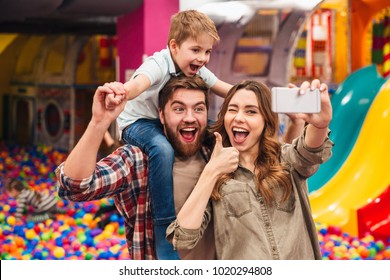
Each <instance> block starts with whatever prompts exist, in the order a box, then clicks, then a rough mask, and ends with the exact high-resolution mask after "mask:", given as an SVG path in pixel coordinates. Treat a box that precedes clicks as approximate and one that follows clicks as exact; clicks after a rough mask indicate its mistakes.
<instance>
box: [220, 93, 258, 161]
mask: <svg viewBox="0 0 390 280" xmlns="http://www.w3.org/2000/svg"><path fill="white" fill-rule="evenodd" d="M224 125H225V129H226V132H227V134H228V136H229V140H230V143H231V144H232V146H233V147H235V148H236V149H237V150H238V151H239V152H240V155H242V153H250V154H253V155H254V156H257V155H258V153H259V139H260V136H261V133H262V132H263V129H264V118H263V116H262V115H261V114H260V110H259V103H258V100H257V97H256V95H255V93H254V92H253V91H251V90H247V89H240V90H238V91H237V92H236V93H235V94H234V96H233V97H232V99H231V100H230V102H229V105H228V108H227V111H226V114H225V117H224Z"/></svg>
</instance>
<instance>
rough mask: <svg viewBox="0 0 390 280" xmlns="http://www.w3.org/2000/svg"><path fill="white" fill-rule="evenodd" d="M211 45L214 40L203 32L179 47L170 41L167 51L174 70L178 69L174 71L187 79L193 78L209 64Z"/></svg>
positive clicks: (173, 41)
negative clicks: (181, 73)
mask: <svg viewBox="0 0 390 280" xmlns="http://www.w3.org/2000/svg"><path fill="white" fill-rule="evenodd" d="M213 44H214V39H213V38H212V37H211V36H210V35H208V34H207V33H205V32H203V33H201V34H199V36H198V37H197V38H196V39H194V38H187V39H186V40H185V41H184V42H183V43H182V44H181V46H179V45H178V44H177V42H176V41H175V40H174V39H172V40H171V41H170V42H169V49H170V51H171V54H172V59H173V61H174V62H175V65H176V68H180V69H176V70H177V71H179V70H180V71H181V72H183V74H184V75H186V76H187V77H191V76H194V75H195V74H196V73H198V71H199V69H200V68H201V67H202V66H204V65H206V64H207V63H208V62H209V60H210V54H211V51H212V48H213Z"/></svg>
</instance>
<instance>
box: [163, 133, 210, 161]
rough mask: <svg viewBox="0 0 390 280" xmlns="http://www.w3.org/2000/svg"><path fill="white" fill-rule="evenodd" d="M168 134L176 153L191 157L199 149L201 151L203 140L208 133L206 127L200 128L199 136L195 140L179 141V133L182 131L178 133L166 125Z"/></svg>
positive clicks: (180, 155)
mask: <svg viewBox="0 0 390 280" xmlns="http://www.w3.org/2000/svg"><path fill="white" fill-rule="evenodd" d="M165 131H166V134H167V135H166V136H167V139H168V140H169V142H170V143H171V145H172V147H173V149H174V151H175V154H176V155H177V156H179V157H191V156H193V155H195V154H196V153H197V152H198V151H200V149H201V147H202V142H203V139H204V137H205V134H206V129H203V130H199V131H198V137H197V138H196V140H195V141H193V142H191V143H185V142H182V141H179V140H178V138H179V136H178V135H177V134H180V131H177V133H176V132H175V131H173V130H171V129H170V128H169V127H165Z"/></svg>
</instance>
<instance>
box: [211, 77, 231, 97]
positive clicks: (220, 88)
mask: <svg viewBox="0 0 390 280" xmlns="http://www.w3.org/2000/svg"><path fill="white" fill-rule="evenodd" d="M232 87H233V86H232V85H231V84H229V83H226V82H224V81H221V80H219V79H218V80H217V82H216V83H215V85H213V86H212V87H211V90H212V91H213V92H214V93H215V94H217V95H218V96H220V97H223V98H225V97H226V95H227V93H228V91H229V90H230V89H231V88H232Z"/></svg>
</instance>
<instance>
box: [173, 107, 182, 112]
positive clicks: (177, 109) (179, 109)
mask: <svg viewBox="0 0 390 280" xmlns="http://www.w3.org/2000/svg"><path fill="white" fill-rule="evenodd" d="M173 111H175V112H183V111H184V109H183V108H174V109H173Z"/></svg>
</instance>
